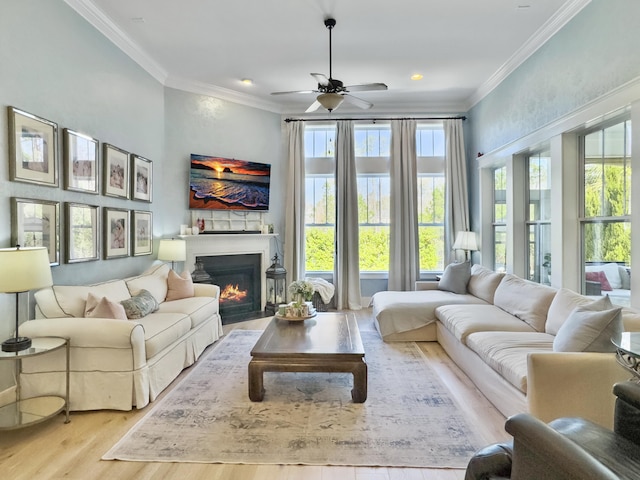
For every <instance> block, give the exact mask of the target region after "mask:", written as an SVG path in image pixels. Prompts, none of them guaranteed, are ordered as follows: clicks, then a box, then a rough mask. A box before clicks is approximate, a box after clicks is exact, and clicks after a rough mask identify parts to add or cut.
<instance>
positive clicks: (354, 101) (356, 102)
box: [342, 93, 373, 110]
mask: <svg viewBox="0 0 640 480" xmlns="http://www.w3.org/2000/svg"><path fill="white" fill-rule="evenodd" d="M342 96H343V97H344V99H345V100H346V101H347V102H349V103H352V104H354V105H355V106H356V107H360V108H362V109H363V110H369V109H370V108H371V107H373V103H370V102H367V101H366V100H362V99H361V98H358V97H354V96H353V95H349V94H348V93H344V94H343V95H342Z"/></svg>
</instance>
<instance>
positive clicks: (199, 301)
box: [158, 297, 218, 328]
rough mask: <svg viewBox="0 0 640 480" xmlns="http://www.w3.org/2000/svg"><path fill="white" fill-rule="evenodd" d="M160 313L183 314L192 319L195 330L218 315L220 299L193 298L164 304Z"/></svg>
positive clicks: (161, 305) (159, 310) (192, 326)
mask: <svg viewBox="0 0 640 480" xmlns="http://www.w3.org/2000/svg"><path fill="white" fill-rule="evenodd" d="M158 313H182V314H184V315H188V316H189V318H190V319H191V328H194V327H196V326H198V325H200V324H201V323H204V322H205V321H206V320H208V319H209V318H211V317H212V316H213V315H215V314H217V313H218V299H217V298H214V297H191V298H182V299H180V300H172V301H170V302H163V303H161V304H160V308H158Z"/></svg>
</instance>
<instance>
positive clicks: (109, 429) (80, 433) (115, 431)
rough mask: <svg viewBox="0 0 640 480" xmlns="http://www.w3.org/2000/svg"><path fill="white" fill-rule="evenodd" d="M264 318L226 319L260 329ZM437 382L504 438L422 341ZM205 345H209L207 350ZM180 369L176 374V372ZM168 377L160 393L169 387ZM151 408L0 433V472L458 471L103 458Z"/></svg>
mask: <svg viewBox="0 0 640 480" xmlns="http://www.w3.org/2000/svg"><path fill="white" fill-rule="evenodd" d="M357 318H358V324H359V326H360V329H361V330H371V329H373V328H374V327H373V321H372V317H371V311H370V310H363V311H361V312H357ZM269 320H270V319H269V318H264V319H258V320H252V321H249V322H242V323H236V324H231V325H226V326H225V327H224V331H225V333H228V332H229V331H231V330H233V329H236V328H240V329H248V330H259V329H263V328H264V327H265V326H266V324H267V322H268V321H269ZM420 346H421V348H422V350H423V351H424V353H425V354H426V356H427V358H428V359H429V360H430V361H431V362H432V365H433V367H434V368H435V370H436V371H437V373H438V375H439V376H440V378H441V380H442V381H443V382H444V383H445V384H446V385H447V386H448V388H449V389H450V390H451V391H452V393H453V394H454V396H455V398H456V399H457V400H458V402H459V404H460V405H461V406H463V407H464V408H466V409H467V410H468V412H469V414H470V416H471V418H472V419H473V421H474V422H475V423H476V424H477V425H478V426H479V429H478V430H479V431H480V432H481V433H482V434H483V435H484V437H485V438H484V440H485V441H486V443H487V444H489V443H492V442H495V441H502V440H505V439H506V438H507V434H506V433H504V429H503V425H504V421H505V419H504V417H503V416H502V415H501V414H500V413H499V412H498V411H497V410H496V409H495V408H494V407H493V406H492V405H491V404H490V403H489V402H488V401H487V400H486V399H485V398H484V397H483V396H482V394H481V393H480V392H478V391H477V389H476V388H475V387H474V385H473V384H472V383H471V381H470V380H469V379H468V378H467V377H466V376H465V375H464V374H463V373H462V372H461V371H460V370H459V369H458V368H457V367H456V366H455V364H454V363H453V362H452V361H451V360H450V359H449V357H448V356H447V355H446V353H444V351H443V350H442V348H440V346H439V345H438V344H437V343H435V342H424V343H421V344H420ZM210 348H211V347H209V349H210ZM188 372H189V369H186V370H185V371H184V372H183V373H182V374H181V376H180V377H178V379H177V380H179V379H180V378H182V376H184V375H185V374H186V373H188ZM175 383H176V382H175V381H174V383H173V384H172V385H171V386H169V388H167V389H166V390H165V391H164V392H163V395H165V394H166V393H167V392H168V391H170V390H171V388H172V387H173V385H175ZM152 406H153V404H152V405H151V406H148V407H146V408H144V409H142V410H134V411H131V412H118V411H96V412H72V413H71V423H69V424H67V425H65V424H64V423H63V421H64V417H63V415H62V414H61V415H60V416H58V417H56V418H54V419H51V420H49V421H47V422H44V423H41V424H39V425H34V426H32V427H29V428H26V429H24V430H16V431H10V432H2V433H0V478H2V479H3V480H10V479H11V480H14V479H62V478H64V479H74V480H75V479H82V480H87V479H118V480H126V479H132V480H134V479H135V480H141V479H172V478H179V479H183V480H186V479H189V480H194V479H203V480H204V479H206V480H223V479H225V480H226V479H232V480H258V479H260V480H294V479H295V480H301V479H304V480H328V479H332V480H333V479H336V480H401V479H402V480H435V479H438V480H440V479H442V480H454V479H460V480H461V479H463V478H464V471H463V470H454V469H420V468H386V467H377V468H369V467H367V468H361V467H329V466H300V465H220V464H197V463H144V462H121V461H102V460H100V457H101V456H102V455H103V454H104V453H105V452H106V451H107V450H109V448H111V447H112V446H113V445H114V444H115V443H116V442H117V441H118V440H119V439H120V438H121V437H122V436H123V435H124V434H125V433H126V432H127V431H128V430H129V429H130V428H131V427H132V426H133V425H134V424H135V423H136V422H138V420H140V419H141V418H142V417H143V416H144V415H145V413H147V412H148V411H149V409H150V408H151V407H152Z"/></svg>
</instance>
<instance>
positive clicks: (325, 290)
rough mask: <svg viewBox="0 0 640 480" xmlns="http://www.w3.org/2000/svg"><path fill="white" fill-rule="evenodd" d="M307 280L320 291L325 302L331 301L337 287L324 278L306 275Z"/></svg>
mask: <svg viewBox="0 0 640 480" xmlns="http://www.w3.org/2000/svg"><path fill="white" fill-rule="evenodd" d="M305 281H307V282H309V283H310V284H311V285H313V289H314V290H315V291H316V292H318V294H319V295H320V298H322V301H323V302H324V303H329V302H330V301H331V299H332V298H333V292H334V291H335V287H334V286H333V285H332V284H331V283H329V282H327V281H326V280H325V279H324V278H314V277H306V278H305Z"/></svg>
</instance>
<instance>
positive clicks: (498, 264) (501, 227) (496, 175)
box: [492, 166, 507, 272]
mask: <svg viewBox="0 0 640 480" xmlns="http://www.w3.org/2000/svg"><path fill="white" fill-rule="evenodd" d="M492 226H493V245H494V247H493V269H494V270H495V271H496V272H506V271H507V167H506V166H505V167H500V168H496V169H494V171H493V223H492Z"/></svg>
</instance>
